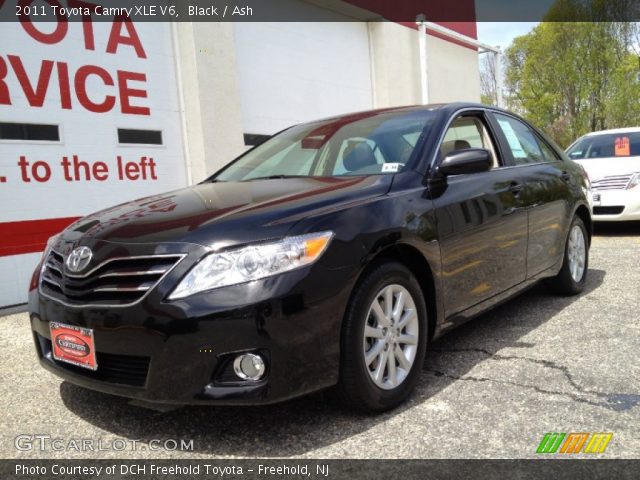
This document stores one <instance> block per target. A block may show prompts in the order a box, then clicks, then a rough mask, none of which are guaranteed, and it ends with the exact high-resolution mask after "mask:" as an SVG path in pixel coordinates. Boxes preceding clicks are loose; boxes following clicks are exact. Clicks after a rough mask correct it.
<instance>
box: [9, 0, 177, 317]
mask: <svg viewBox="0 0 640 480" xmlns="http://www.w3.org/2000/svg"><path fill="white" fill-rule="evenodd" d="M44 4H48V7H50V8H51V7H54V6H55V7H59V8H57V12H58V15H57V16H56V21H49V22H38V15H37V10H36V8H39V7H38V6H39V5H44ZM19 6H23V8H25V9H26V10H25V13H28V15H22V16H20V17H19V18H20V21H16V22H12V23H5V24H3V27H2V30H1V31H0V45H2V47H0V152H1V154H0V199H1V200H2V204H3V207H2V211H1V213H0V229H2V233H3V235H1V236H0V307H1V306H3V305H10V304H15V303H23V302H25V301H26V291H27V286H28V278H29V276H30V270H32V269H33V267H34V266H35V263H37V259H38V258H39V255H38V252H41V251H42V249H43V248H44V243H45V242H46V239H47V238H48V237H49V236H50V235H53V234H55V233H57V231H59V230H60V229H62V228H64V227H65V226H66V225H68V224H69V223H71V222H72V221H73V220H74V219H76V218H78V217H80V216H83V215H86V214H88V213H91V212H93V211H96V210H100V209H103V208H106V207H109V206H112V205H114V204H116V203H121V202H123V201H128V200H132V199H135V198H140V197H144V196H148V195H153V194H156V193H159V192H162V191H166V190H170V189H175V188H179V187H182V186H184V185H185V184H186V174H185V168H186V167H185V163H184V158H183V147H182V135H181V125H182V120H181V110H180V107H179V101H178V98H179V96H178V95H179V92H178V89H177V86H176V85H177V84H176V73H175V58H174V53H173V52H174V45H173V36H172V30H171V28H172V27H171V25H169V24H151V23H135V22H133V21H132V20H131V19H130V18H129V17H127V16H126V15H120V13H122V12H111V13H116V15H115V16H113V17H112V18H111V19H110V21H105V19H104V17H103V16H102V15H103V14H104V13H106V11H105V10H100V12H97V11H96V10H95V5H92V4H90V3H87V2H82V1H78V0H69V1H68V2H57V1H56V0H47V1H46V2H42V1H41V2H28V1H25V2H19ZM62 7H64V8H80V9H83V8H88V9H90V10H91V12H90V13H91V15H93V16H96V15H101V16H100V19H99V20H100V21H92V16H91V15H85V16H83V17H82V18H83V21H82V22H78V21H76V22H73V21H70V20H69V19H67V18H66V17H65V16H64V15H63V13H64V11H63V10H61V8H62ZM88 13H89V12H88ZM94 20H95V18H94Z"/></svg>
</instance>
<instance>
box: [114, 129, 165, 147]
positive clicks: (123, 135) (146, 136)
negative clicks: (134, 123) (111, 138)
mask: <svg viewBox="0 0 640 480" xmlns="http://www.w3.org/2000/svg"><path fill="white" fill-rule="evenodd" d="M118 143H132V144H143V145H162V132H161V131H160V130H134V129H131V128H119V129H118Z"/></svg>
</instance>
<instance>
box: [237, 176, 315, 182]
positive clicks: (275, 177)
mask: <svg viewBox="0 0 640 480" xmlns="http://www.w3.org/2000/svg"><path fill="white" fill-rule="evenodd" d="M305 177H308V175H267V176H265V177H253V178H247V179H245V180H242V181H243V182H250V181H252V180H274V179H279V178H305Z"/></svg>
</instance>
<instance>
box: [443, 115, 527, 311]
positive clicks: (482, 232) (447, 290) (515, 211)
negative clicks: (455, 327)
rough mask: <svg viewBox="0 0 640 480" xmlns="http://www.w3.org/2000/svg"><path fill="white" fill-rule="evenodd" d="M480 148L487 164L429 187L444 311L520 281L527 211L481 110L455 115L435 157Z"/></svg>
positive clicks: (512, 172) (514, 176)
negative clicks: (485, 153)
mask: <svg viewBox="0 0 640 480" xmlns="http://www.w3.org/2000/svg"><path fill="white" fill-rule="evenodd" d="M465 148H485V149H487V150H489V151H490V152H492V155H493V158H494V165H493V167H492V168H491V169H490V170H489V171H487V172H482V173H474V174H462V175H451V176H449V177H447V179H446V186H444V187H443V189H442V190H443V191H441V192H434V193H435V194H434V195H433V196H434V205H435V208H436V218H437V223H438V235H439V241H440V249H441V255H442V267H443V268H442V285H443V288H444V302H445V313H446V315H447V316H450V315H454V314H456V313H459V312H461V311H463V310H466V309H467V308H469V307H472V306H473V305H475V304H477V303H479V302H481V301H483V300H486V299H487V298H490V297H492V296H494V295H497V294H499V293H501V292H503V291H505V290H507V289H509V288H510V287H512V286H514V285H516V284H518V283H520V282H522V281H524V279H525V276H526V263H525V259H526V249H527V212H526V210H525V209H523V208H522V204H521V201H520V194H521V191H522V183H521V180H520V178H518V176H517V172H516V170H517V169H513V168H508V167H505V164H504V161H503V155H502V154H501V152H500V149H499V148H498V144H497V143H496V141H495V137H494V135H493V132H492V130H491V129H490V127H489V124H488V123H487V121H486V118H485V114H484V113H483V112H477V113H472V114H464V115H462V116H459V117H458V118H456V119H455V120H454V121H453V122H452V123H451V125H450V127H449V129H448V130H447V132H446V134H445V137H444V140H443V142H442V145H441V146H440V153H439V156H440V159H439V161H440V160H441V159H442V158H444V156H445V155H447V154H448V153H450V152H451V151H454V150H460V149H465Z"/></svg>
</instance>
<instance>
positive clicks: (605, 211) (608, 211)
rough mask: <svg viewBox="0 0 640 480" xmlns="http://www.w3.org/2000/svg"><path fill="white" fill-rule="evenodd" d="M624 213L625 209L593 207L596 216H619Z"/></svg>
mask: <svg viewBox="0 0 640 480" xmlns="http://www.w3.org/2000/svg"><path fill="white" fill-rule="evenodd" d="M623 211H624V207H593V214H594V215H619V214H621V213H622V212H623Z"/></svg>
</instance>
